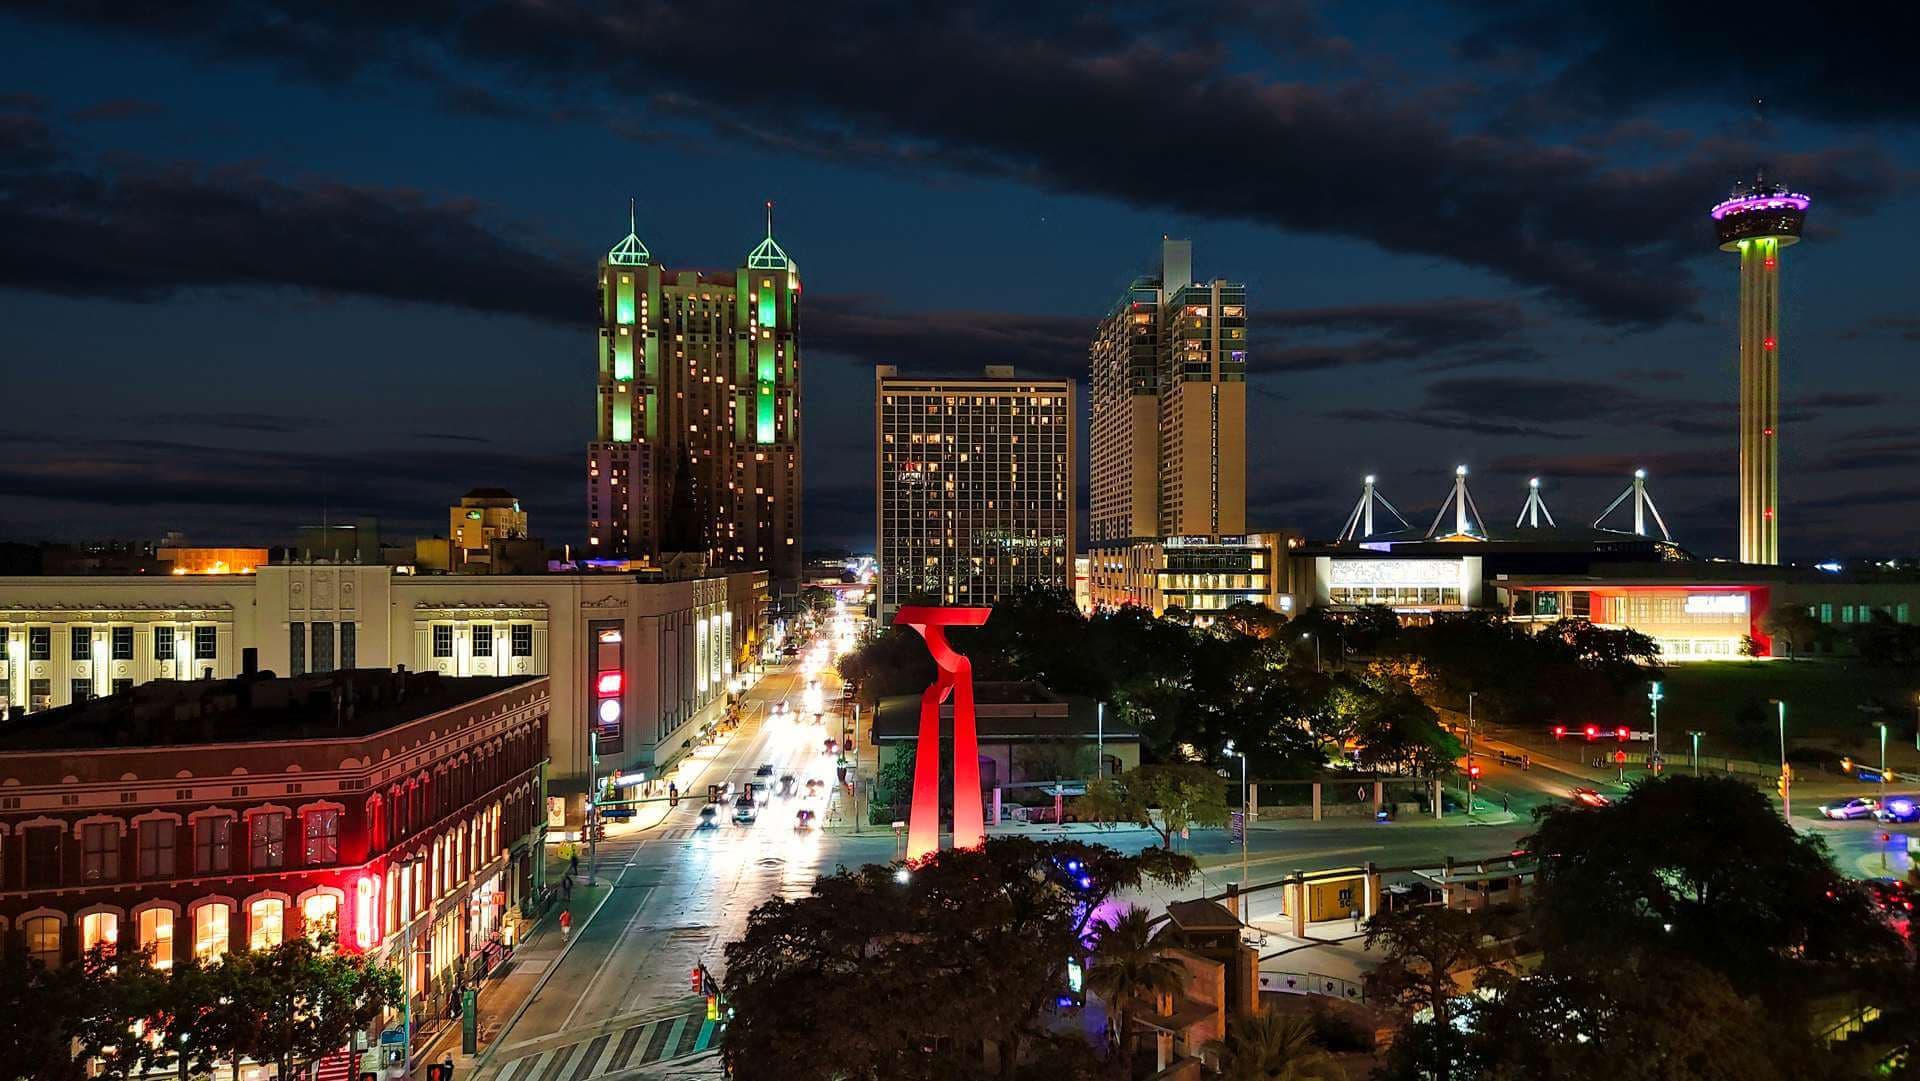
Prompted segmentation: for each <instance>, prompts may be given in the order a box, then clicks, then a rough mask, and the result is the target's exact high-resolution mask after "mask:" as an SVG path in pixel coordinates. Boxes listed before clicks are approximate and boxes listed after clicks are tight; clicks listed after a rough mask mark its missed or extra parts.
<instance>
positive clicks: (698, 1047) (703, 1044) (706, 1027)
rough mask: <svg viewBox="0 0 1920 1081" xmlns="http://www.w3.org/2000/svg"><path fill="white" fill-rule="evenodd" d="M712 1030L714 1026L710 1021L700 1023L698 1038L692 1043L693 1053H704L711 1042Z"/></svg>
mask: <svg viewBox="0 0 1920 1081" xmlns="http://www.w3.org/2000/svg"><path fill="white" fill-rule="evenodd" d="M713 1028H714V1025H713V1022H712V1021H704V1022H701V1025H700V1036H699V1038H698V1039H695V1040H694V1041H693V1049H694V1050H695V1051H705V1050H706V1049H707V1045H708V1044H710V1043H712V1042H713Z"/></svg>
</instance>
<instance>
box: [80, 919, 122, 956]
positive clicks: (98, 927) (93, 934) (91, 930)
mask: <svg viewBox="0 0 1920 1081" xmlns="http://www.w3.org/2000/svg"><path fill="white" fill-rule="evenodd" d="M119 945H120V917H119V916H116V915H114V914H113V913H111V912H89V913H87V914H86V915H85V916H82V917H81V918H80V953H81V955H82V956H85V955H86V954H89V953H92V952H93V950H94V948H95V947H96V946H97V947H99V948H101V949H103V950H105V951H107V952H109V953H111V952H112V951H113V950H115V949H117V948H119Z"/></svg>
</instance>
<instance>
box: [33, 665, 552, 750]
mask: <svg viewBox="0 0 1920 1081" xmlns="http://www.w3.org/2000/svg"><path fill="white" fill-rule="evenodd" d="M537 678H541V677H536V676H498V677H495V676H469V677H464V678H451V677H447V676H442V675H440V674H439V673H438V672H407V671H404V670H401V671H388V670H386V669H384V668H361V669H354V670H351V671H341V672H329V673H325V674H323V675H312V676H299V677H295V678H289V679H280V678H277V677H275V676H274V675H273V674H272V673H270V672H269V673H261V674H259V675H253V676H240V677H238V678H235V679H219V680H214V679H206V680H186V681H177V680H154V681H152V682H149V683H143V684H140V685H139V686H136V687H134V688H132V689H131V690H126V691H121V692H120V693H119V694H115V695H109V696H105V697H101V698H95V699H90V700H88V701H86V702H77V703H75V704H73V705H70V706H61V707H59V708H57V709H49V710H43V711H41V712H38V713H29V714H27V715H25V716H23V717H18V718H15V719H14V720H11V721H8V722H7V723H6V724H4V725H0V753H6V752H18V751H55V750H97V749H102V748H127V747H169V746H196V745H200V744H210V743H256V742H269V741H275V740H304V739H341V738H357V737H360V736H366V735H371V734H372V733H375V732H380V731H383V730H385V729H388V728H393V727H396V726H398V725H402V724H406V723H408V722H410V721H416V720H419V719H420V718H422V717H427V716H430V715H432V714H435V713H439V712H442V711H445V710H449V709H453V708H455V707H456V706H460V705H463V704H465V703H468V702H472V701H475V700H477V699H481V698H485V697H486V696H488V695H490V694H494V693H496V692H498V691H502V690H505V689H506V688H508V687H512V686H515V685H517V684H521V683H527V682H529V681H531V680H533V679H537Z"/></svg>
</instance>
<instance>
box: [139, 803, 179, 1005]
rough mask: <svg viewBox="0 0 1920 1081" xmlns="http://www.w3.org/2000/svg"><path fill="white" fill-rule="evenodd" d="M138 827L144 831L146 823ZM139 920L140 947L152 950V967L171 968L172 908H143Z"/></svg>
mask: <svg viewBox="0 0 1920 1081" xmlns="http://www.w3.org/2000/svg"><path fill="white" fill-rule="evenodd" d="M167 824H168V825H172V824H173V823H171V822H169V823H167ZM140 828H141V830H142V831H143V832H144V831H145V829H146V825H145V824H143V825H142V826H141V827H140ZM139 921H140V948H141V949H149V950H152V951H153V967H154V968H157V969H162V970H165V969H169V968H172V967H173V910H172V909H170V908H149V909H144V910H142V911H141V913H140V916H139Z"/></svg>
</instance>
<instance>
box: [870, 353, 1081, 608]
mask: <svg viewBox="0 0 1920 1081" xmlns="http://www.w3.org/2000/svg"><path fill="white" fill-rule="evenodd" d="M1074 419H1075V416H1074V409H1073V381H1072V380H1070V379H1026V378H1021V377H1017V376H1015V375H1014V372H1013V369H1012V368H1008V367H988V368H987V369H986V373H985V375H984V376H974V377H958V378H937V379H917V378H913V377H909V376H902V375H900V374H899V370H898V369H897V368H893V367H890V366H884V365H883V366H881V367H879V368H878V369H876V371H875V375H874V443H875V446H876V453H875V456H874V458H875V461H874V498H875V512H874V532H875V537H874V543H875V551H876V553H877V554H878V556H879V561H880V567H879V574H878V575H877V576H876V579H875V580H876V583H877V587H878V590H879V612H880V615H881V618H883V619H884V618H886V617H887V616H888V615H889V614H891V613H892V612H893V611H894V610H895V609H897V608H898V607H899V606H900V605H902V604H906V603H914V602H916V601H924V602H927V603H931V604H958V605H990V604H992V603H993V602H994V601H996V600H999V599H1000V598H1002V597H1006V596H1008V595H1010V594H1012V593H1015V592H1018V591H1019V590H1022V589H1025V588H1028V587H1030V586H1042V587H1045V588H1049V589H1061V590H1068V589H1071V588H1073V546H1074V533H1075V525H1074V520H1073V519H1074V507H1075V504H1076V501H1077V500H1078V498H1079V492H1078V491H1077V490H1076V486H1075V481H1074V448H1073V429H1074Z"/></svg>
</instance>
